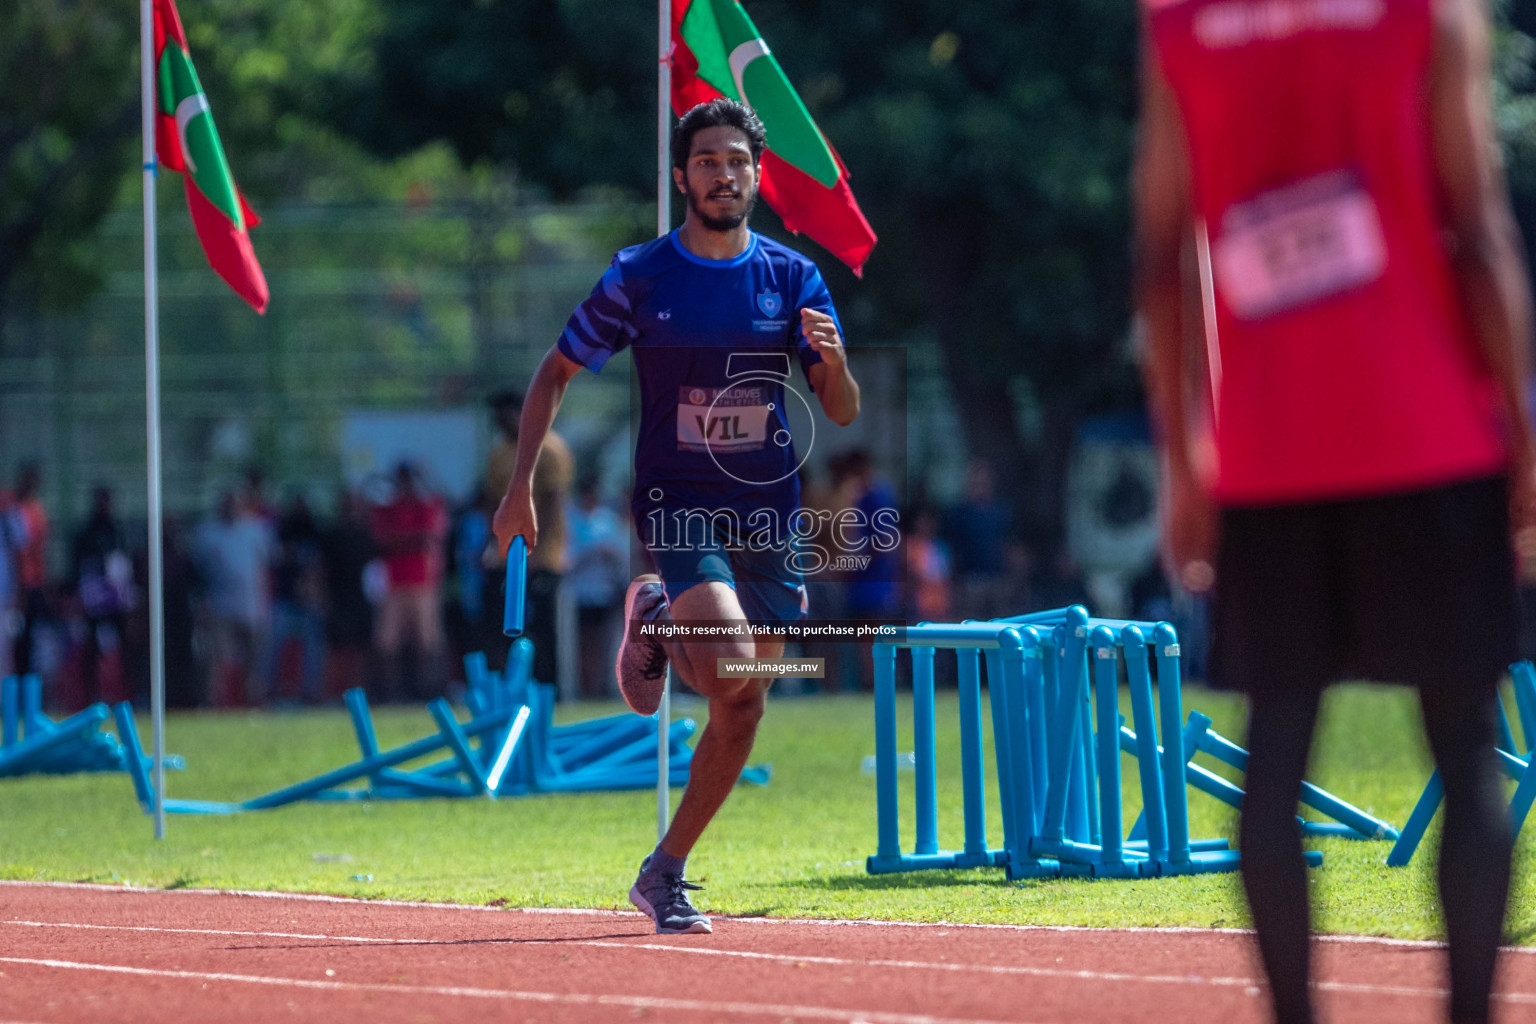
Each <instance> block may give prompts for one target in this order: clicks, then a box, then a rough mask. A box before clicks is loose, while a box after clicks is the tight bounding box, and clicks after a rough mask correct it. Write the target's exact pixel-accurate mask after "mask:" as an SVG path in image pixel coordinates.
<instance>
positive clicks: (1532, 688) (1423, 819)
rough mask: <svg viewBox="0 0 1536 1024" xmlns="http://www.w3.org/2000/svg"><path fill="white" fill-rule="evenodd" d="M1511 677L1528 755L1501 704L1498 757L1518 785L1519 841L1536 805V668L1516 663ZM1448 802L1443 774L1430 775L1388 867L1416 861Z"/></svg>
mask: <svg viewBox="0 0 1536 1024" xmlns="http://www.w3.org/2000/svg"><path fill="white" fill-rule="evenodd" d="M1509 677H1510V683H1511V685H1512V686H1513V688H1514V692H1515V714H1516V716H1517V717H1518V718H1519V719H1520V733H1521V736H1522V737H1523V738H1524V740H1525V748H1524V753H1521V748H1520V747H1518V746H1516V744H1515V738H1514V731H1513V730H1512V729H1511V728H1510V726H1509V715H1508V714H1507V713H1506V712H1505V710H1504V702H1503V701H1500V702H1499V746H1498V749H1497V751H1496V753H1497V754H1498V758H1499V768H1500V770H1502V771H1503V772H1504V775H1505V776H1506V777H1507V778H1508V779H1509V780H1510V781H1512V782H1514V783H1515V793H1514V796H1513V797H1511V798H1510V802H1509V827H1510V829H1511V830H1512V831H1513V833H1514V835H1515V836H1517V837H1518V836H1519V835H1520V830H1521V829H1522V828H1524V827H1525V819H1526V818H1527V817H1528V816H1529V815H1530V813H1531V804H1532V803H1533V802H1536V771H1533V770H1532V769H1531V765H1532V763H1533V761H1536V758H1533V757H1532V754H1533V753H1536V667H1533V666H1532V665H1531V663H1530V662H1529V661H1520V662H1516V663H1515V664H1513V665H1511V666H1510V669H1509ZM1444 799H1445V787H1444V786H1443V785H1442V784H1441V782H1440V772H1439V771H1435V772H1434V773H1433V774H1431V775H1430V777H1429V782H1428V783H1427V784H1426V785H1425V787H1424V792H1423V793H1422V794H1420V796H1419V800H1418V803H1416V804H1415V805H1414V808H1413V812H1412V813H1411V814H1409V815H1408V821H1407V822H1406V823H1404V825H1403V832H1402V835H1401V836H1400V837H1398V840H1397V843H1396V844H1395V845H1394V846H1393V847H1392V852H1391V853H1389V854H1387V866H1388V867H1394V868H1400V867H1405V866H1407V864H1408V862H1409V861H1411V860H1413V855H1414V853H1415V851H1417V850H1418V848H1419V844H1420V843H1421V842H1423V841H1424V833H1425V831H1427V830H1428V828H1429V823H1430V822H1431V821H1433V820H1434V817H1435V813H1436V812H1437V811H1439V810H1440V803H1441V801H1443V800H1444Z"/></svg>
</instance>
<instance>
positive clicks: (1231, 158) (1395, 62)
mask: <svg viewBox="0 0 1536 1024" xmlns="http://www.w3.org/2000/svg"><path fill="white" fill-rule="evenodd" d="M1431 2H1432V0H1147V7H1148V10H1149V19H1150V29H1151V39H1152V41H1153V44H1154V47H1155V55H1156V59H1157V61H1158V63H1159V64H1160V66H1161V69H1162V71H1163V74H1164V75H1165V77H1166V78H1167V80H1168V82H1169V83H1170V84H1171V86H1172V88H1173V92H1174V94H1175V96H1176V98H1177V102H1178V107H1179V111H1180V114H1181V116H1182V118H1183V121H1184V127H1185V131H1186V133H1187V136H1188V140H1189V150H1190V168H1191V187H1192V191H1193V197H1192V198H1193V205H1194V212H1195V216H1196V217H1197V218H1198V219H1199V220H1200V221H1201V222H1203V223H1204V225H1205V228H1206V231H1207V233H1208V237H1209V252H1210V267H1211V277H1212V279H1213V280H1214V284H1215V288H1214V292H1215V303H1214V304H1215V312H1216V317H1215V319H1216V328H1217V337H1218V340H1219V351H1220V357H1221V376H1220V387H1219V390H1218V394H1217V417H1216V450H1217V456H1218V465H1219V469H1218V474H1217V483H1216V497H1217V500H1218V501H1220V502H1221V503H1222V504H1225V505H1254V504H1276V503H1288V502H1298V501H1313V500H1324V499H1330V498H1344V497H1354V496H1364V495H1370V494H1381V493H1386V492H1393V491H1404V490H1414V489H1418V488H1423V487H1430V486H1435V485H1438V484H1444V483H1451V482H1454V481H1458V480H1466V479H1471V478H1475V477H1479V476H1485V475H1489V474H1493V473H1496V472H1498V471H1499V470H1500V469H1501V468H1502V467H1503V466H1504V441H1503V435H1502V431H1501V428H1500V420H1499V417H1498V406H1497V403H1496V391H1495V386H1494V381H1493V378H1492V377H1491V375H1490V374H1489V372H1488V370H1487V368H1486V364H1485V362H1484V360H1483V358H1482V356H1481V354H1480V352H1479V350H1478V347H1477V343H1476V339H1475V337H1474V335H1473V333H1472V328H1471V324H1470V323H1469V321H1468V319H1467V317H1466V315H1465V313H1464V311H1463V309H1462V307H1461V299H1460V296H1459V293H1458V291H1457V288H1456V283H1455V280H1454V278H1453V276H1452V271H1451V267H1450V263H1449V261H1448V259H1447V255H1446V252H1445V249H1444V242H1443V241H1442V238H1443V236H1442V225H1441V221H1440V218H1439V214H1438V211H1437V202H1436V192H1435V177H1434V161H1433V151H1432V145H1431V131H1430V123H1429V107H1428V84H1429V83H1428V72H1429V63H1430V50H1431V43H1432V31H1433V26H1432V16H1433V12H1432V10H1431V6H1430V5H1431Z"/></svg>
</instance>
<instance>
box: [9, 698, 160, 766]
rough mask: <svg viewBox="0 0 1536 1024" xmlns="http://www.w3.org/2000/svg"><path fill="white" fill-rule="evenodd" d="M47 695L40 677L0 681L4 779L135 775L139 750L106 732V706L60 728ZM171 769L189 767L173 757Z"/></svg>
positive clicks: (93, 708) (93, 707)
mask: <svg viewBox="0 0 1536 1024" xmlns="http://www.w3.org/2000/svg"><path fill="white" fill-rule="evenodd" d="M42 692H43V684H42V680H40V679H39V678H38V677H37V676H35V675H26V676H21V677H19V678H18V677H16V676H8V677H6V678H5V679H0V777H4V776H16V775H31V774H49V775H67V774H72V773H74V772H118V771H131V770H132V765H131V763H130V758H131V752H136V748H135V747H133V746H129V745H127V744H124V743H123V742H121V741H120V740H119V739H118V738H117V737H114V736H113V735H112V734H111V733H108V732H103V731H102V730H101V727H102V726H103V725H104V724H105V723H106V722H107V720H108V719H109V718H111V717H112V712H111V710H109V709H108V707H107V706H106V705H105V704H101V703H97V704H92V705H91V706H89V707H87V708H86V709H84V710H83V711H79V712H77V713H75V714H73V715H71V716H70V717H68V718H66V719H64V720H62V721H58V722H55V721H54V720H53V719H51V718H49V717H48V716H47V715H45V714H44V713H43V699H42ZM125 706H126V705H125ZM166 767H167V768H173V769H179V768H182V767H185V763H184V762H183V760H182V759H181V758H180V757H178V756H174V755H173V756H170V757H167V758H166Z"/></svg>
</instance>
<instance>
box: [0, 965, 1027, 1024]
mask: <svg viewBox="0 0 1536 1024" xmlns="http://www.w3.org/2000/svg"><path fill="white" fill-rule="evenodd" d="M0 963H5V964H22V965H25V966H28V967H51V968H55V969H57V970H69V971H99V972H102V973H106V974H127V975H133V976H135V977H141V978H177V979H185V980H189V981H227V982H236V983H242V984H247V985H270V986H276V987H284V988H303V989H311V990H317V991H322V992H379V993H386V994H388V995H392V996H413V995H414V996H437V997H445V996H446V997H456V998H464V999H495V1000H504V1001H508V1002H524V1003H554V1004H565V1005H575V1006H621V1007H629V1008H631V1009H635V1010H673V1011H676V1012H679V1013H685V1012H686V1013H708V1014H733V1015H736V1016H746V1017H778V1018H780V1019H783V1018H785V1017H808V1018H811V1019H814V1020H837V1021H848V1022H850V1024H852V1022H867V1024H1005V1022H1002V1021H994V1020H976V1019H968V1018H957V1017H933V1016H929V1015H928V1014H920V1013H889V1012H886V1011H883V1010H839V1009H836V1008H834V1007H830V1006H799V1005H795V1004H789V1003H739V1002H712V1001H709V1000H704V999H670V998H665V997H654V996H626V995H598V994H595V993H589V992H533V991H527V990H520V989H504V988H469V987H464V986H456V985H384V984H370V983H365V982H350V981H312V980H310V979H307V978H278V977H271V976H268V975H261V974H228V973H224V972H220V971H171V970H159V969H156V968H151V967H124V966H121V965H118V964H88V963H78V962H76V961H72V960H42V959H31V958H27V957H10V956H0ZM1015 1024H1017V1022H1015Z"/></svg>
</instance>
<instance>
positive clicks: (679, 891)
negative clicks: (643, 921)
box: [629, 857, 714, 935]
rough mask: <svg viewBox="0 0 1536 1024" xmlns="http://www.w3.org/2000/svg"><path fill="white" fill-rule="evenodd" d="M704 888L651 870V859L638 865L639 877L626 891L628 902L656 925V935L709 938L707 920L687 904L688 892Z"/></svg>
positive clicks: (709, 930) (674, 876)
mask: <svg viewBox="0 0 1536 1024" xmlns="http://www.w3.org/2000/svg"><path fill="white" fill-rule="evenodd" d="M702 888H704V887H703V886H702V885H695V884H693V883H692V882H689V881H686V880H685V879H684V878H683V876H682V875H669V874H666V873H664V872H661V871H652V870H651V858H649V857H647V858H645V860H643V861H641V862H640V875H639V877H637V878H636V879H635V884H634V885H632V886H630V887H629V902H631V903H633V904H634V905H635V906H636V907H639V908H640V909H641V910H643V911H645V914H646V916H647V917H649V918H650V919H651V920H652V921H655V922H656V934H658V935H700V934H708V933H709V932H712V931H713V930H714V929H713V928H712V927H710V923H709V918H707V917H705V916H704V915H703V914H702V913H700V912H699V909H698V908H697V907H695V906H694V905H693V904H692V903H691V902H689V900H688V894H689V893H690V892H698V891H699V890H700V889H702Z"/></svg>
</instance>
